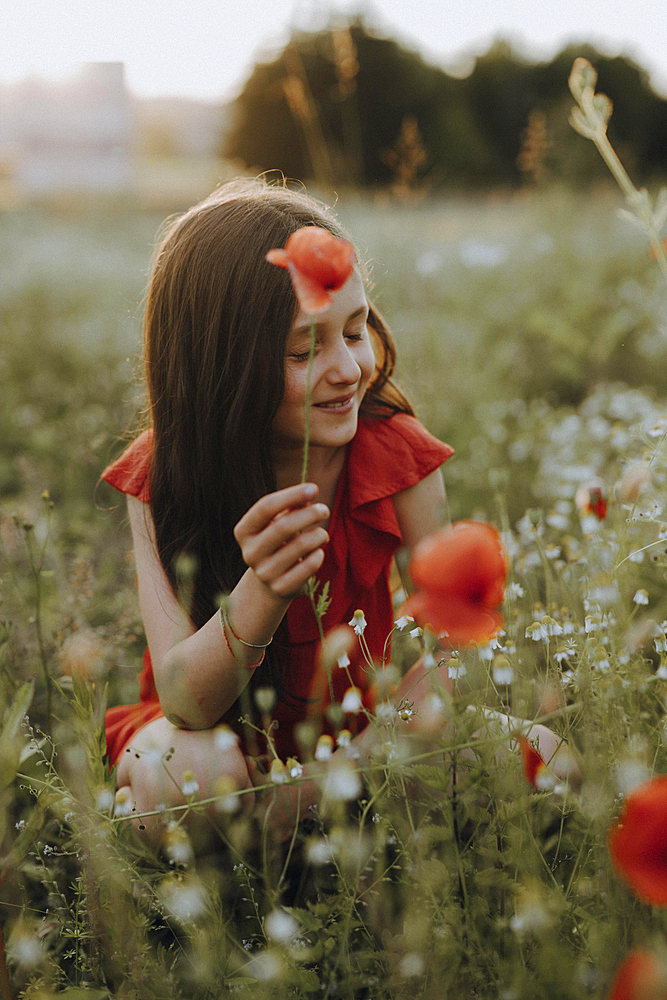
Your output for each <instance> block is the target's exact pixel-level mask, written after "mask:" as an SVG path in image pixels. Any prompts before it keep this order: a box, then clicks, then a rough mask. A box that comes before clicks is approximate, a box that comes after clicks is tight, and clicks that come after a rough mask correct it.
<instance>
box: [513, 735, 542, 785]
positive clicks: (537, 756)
mask: <svg viewBox="0 0 667 1000" xmlns="http://www.w3.org/2000/svg"><path fill="white" fill-rule="evenodd" d="M514 739H515V740H516V741H517V743H518V744H519V750H520V751H521V757H522V758H523V773H524V774H525V776H526V781H529V782H530V783H531V785H532V786H533V788H540V787H541V784H540V778H541V777H542V776H543V775H545V774H546V773H547V771H548V768H547V765H546V764H545V762H544V757H543V756H542V754H541V753H540V751H539V750H537V749H536V747H534V746H533V744H532V743H531V742H530V740H529V739H527V738H526V737H525V736H521V735H520V733H515V734H514Z"/></svg>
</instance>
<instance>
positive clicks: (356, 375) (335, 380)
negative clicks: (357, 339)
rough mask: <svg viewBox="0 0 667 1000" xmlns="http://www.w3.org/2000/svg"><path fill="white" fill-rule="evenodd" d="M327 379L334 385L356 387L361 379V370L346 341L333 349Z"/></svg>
mask: <svg viewBox="0 0 667 1000" xmlns="http://www.w3.org/2000/svg"><path fill="white" fill-rule="evenodd" d="M326 377H327V381H328V382H330V383H331V384H332V385H355V384H356V383H357V382H358V381H359V379H360V378H361V368H360V367H359V365H358V364H357V362H356V361H355V359H354V357H353V355H352V353H351V351H350V348H349V347H348V346H347V343H346V342H345V341H344V340H341V341H340V342H338V343H337V344H336V346H335V347H333V348H332V351H331V355H330V357H329V364H328V367H327V372H326Z"/></svg>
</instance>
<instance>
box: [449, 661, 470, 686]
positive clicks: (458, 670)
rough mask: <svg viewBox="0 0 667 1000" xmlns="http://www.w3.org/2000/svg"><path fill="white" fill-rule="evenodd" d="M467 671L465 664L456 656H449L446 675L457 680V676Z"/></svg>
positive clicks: (463, 674)
mask: <svg viewBox="0 0 667 1000" xmlns="http://www.w3.org/2000/svg"><path fill="white" fill-rule="evenodd" d="M467 673H468V671H467V670H466V668H465V666H464V664H463V663H461V661H460V660H459V658H458V656H450V658H449V659H448V660H447V675H448V677H449V678H450V680H455V681H456V680H458V679H459V677H465V675H466V674H467Z"/></svg>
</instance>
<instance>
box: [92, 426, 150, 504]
mask: <svg viewBox="0 0 667 1000" xmlns="http://www.w3.org/2000/svg"><path fill="white" fill-rule="evenodd" d="M152 448H153V431H152V430H147V431H144V432H143V433H142V434H140V435H139V437H138V438H136V440H135V441H133V442H132V444H131V445H130V446H129V447H128V448H126V449H125V451H124V452H123V454H122V455H121V456H120V458H117V459H116V461H115V462H112V463H111V465H108V466H107V468H106V469H105V470H104V472H103V473H102V479H103V480H104V481H105V482H106V483H109V485H110V486H113V487H114V489H117V490H119V491H120V492H121V493H126V494H128V495H129V496H132V497H136V498H137V500H143V501H144V503H148V501H149V499H150V494H149V490H148V473H149V469H150V464H151V452H152Z"/></svg>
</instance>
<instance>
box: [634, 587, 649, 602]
mask: <svg viewBox="0 0 667 1000" xmlns="http://www.w3.org/2000/svg"><path fill="white" fill-rule="evenodd" d="M632 600H633V601H634V602H635V604H648V593H647V591H645V590H644V588H643V587H640V588H639V590H638V591H637V593H636V594H635V596H634V597H633V598H632Z"/></svg>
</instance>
